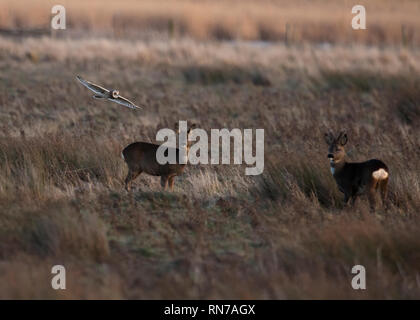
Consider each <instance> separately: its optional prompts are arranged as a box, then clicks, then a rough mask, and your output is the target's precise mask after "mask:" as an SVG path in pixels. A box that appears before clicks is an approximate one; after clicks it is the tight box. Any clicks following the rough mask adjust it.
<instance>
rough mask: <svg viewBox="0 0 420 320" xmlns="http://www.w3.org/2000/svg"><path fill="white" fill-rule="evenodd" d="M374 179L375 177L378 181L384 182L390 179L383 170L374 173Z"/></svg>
mask: <svg viewBox="0 0 420 320" xmlns="http://www.w3.org/2000/svg"><path fill="white" fill-rule="evenodd" d="M372 177H374V178H375V179H376V180H383V179H386V178H388V172H386V171H385V170H384V169H382V168H381V169H379V170H376V171H373V172H372Z"/></svg>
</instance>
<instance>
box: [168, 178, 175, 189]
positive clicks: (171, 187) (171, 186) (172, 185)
mask: <svg viewBox="0 0 420 320" xmlns="http://www.w3.org/2000/svg"><path fill="white" fill-rule="evenodd" d="M175 177H176V176H172V177H170V178H169V188H170V189H171V191H174V182H175Z"/></svg>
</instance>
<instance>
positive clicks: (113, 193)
mask: <svg viewBox="0 0 420 320" xmlns="http://www.w3.org/2000/svg"><path fill="white" fill-rule="evenodd" d="M111 44H112V42H111V41H110V40H68V41H63V40H51V39H43V40H41V41H38V42H37V41H36V40H33V39H26V40H23V42H13V41H10V40H5V39H1V41H0V55H1V57H2V60H0V119H1V122H0V283H1V284H2V285H1V286H0V297H1V298H67V299H72V298H182V299H183V298H261V299H267V298H282V299H283V298H284V299H289V298H352V299H353V298H354V299H365V298H374V299H376V298H390V299H397V298H399V299H401V298H403V299H405V298H407V299H412V298H419V297H420V278H419V274H418V270H420V256H419V252H420V250H419V249H420V240H419V237H418V234H419V232H420V227H419V226H420V223H419V222H420V221H419V210H420V184H419V181H420V160H419V159H420V157H419V155H420V153H419V150H420V146H419V141H418V138H417V137H419V136H420V131H419V130H420V129H419V128H420V126H419V124H420V112H419V109H420V95H419V93H418V87H419V81H420V74H419V66H418V63H417V61H418V54H419V53H418V52H417V51H416V50H409V49H404V50H398V49H393V48H382V49H379V48H367V47H363V46H356V47H352V48H346V47H343V46H334V47H330V48H329V49H327V48H322V47H310V46H306V47H293V46H292V47H286V46H283V45H273V46H268V47H258V46H257V47H255V46H253V45H249V44H245V43H238V44H230V45H229V44H226V43H225V44H220V43H212V42H208V43H199V42H194V41H192V40H183V41H180V42H169V43H164V42H161V41H155V42H151V43H148V44H144V43H142V42H133V43H131V44H130V43H129V42H124V41H121V42H120V43H119V44H120V45H121V47H122V48H124V50H118V51H114V49H113V48H112V46H111ZM121 47H120V48H121ZM70 48H74V50H73V51H72V50H69V49H70ZM81 48H84V49H86V48H94V50H97V51H93V50H92V51H90V50H85V51H84V50H80V49H81ZM53 49H55V50H53ZM129 49H131V50H129ZM76 51H77V52H76ZM146 56H149V57H150V58H149V59H146V58H145V57H146ZM355 65H357V68H356V69H354V66H355ZM76 74H81V75H83V76H84V77H86V78H87V79H92V80H97V81H99V82H100V83H103V84H104V85H106V86H115V87H117V88H120V89H121V92H122V94H123V95H125V96H127V97H130V98H133V99H134V100H135V101H139V102H142V103H144V104H146V105H147V106H148V108H147V109H146V110H144V111H141V112H133V111H132V110H129V109H124V108H121V107H118V106H116V105H113V104H108V103H101V102H98V101H96V100H93V99H91V98H90V94H89V93H88V92H87V91H86V90H85V89H84V88H82V87H81V86H80V85H79V84H78V83H77V82H76V81H75V79H74V76H75V75H76ZM256 79H257V80H256ZM180 119H181V120H191V121H194V122H198V123H199V124H200V127H202V128H204V129H210V128H223V127H227V128H234V127H238V128H264V129H265V170H264V173H263V174H262V175H261V176H256V177H246V176H244V168H243V167H238V166H234V165H224V166H204V165H201V166H197V167H189V168H188V169H187V170H186V172H185V174H184V175H183V176H181V177H179V178H177V181H176V184H175V192H173V193H169V192H162V191H161V190H160V184H159V181H158V179H157V178H154V177H149V176H141V177H140V178H139V179H138V180H137V181H136V182H135V188H134V191H133V192H131V193H126V192H125V191H124V190H123V179H124V175H125V172H126V168H125V165H124V163H123V161H122V159H121V158H120V151H121V150H122V148H123V147H124V146H125V145H126V144H128V143H130V142H133V141H138V140H144V141H153V140H154V137H155V133H156V131H157V130H158V128H161V127H163V126H171V125H172V124H173V123H174V122H175V121H178V120H180ZM343 127H344V128H346V129H347V130H348V133H349V139H350V141H349V148H348V153H349V157H350V158H351V159H352V160H365V159H368V158H372V157H378V158H380V159H383V160H384V161H385V162H386V163H387V164H388V166H389V167H390V170H391V183H390V203H389V207H388V208H386V209H378V210H377V212H376V213H374V214H371V213H369V210H368V204H367V201H366V200H365V199H362V200H360V201H359V202H358V203H357V205H356V207H355V208H343V207H342V204H341V194H340V193H339V192H338V190H337V188H336V186H335V183H334V181H333V179H332V177H331V174H330V172H329V164H328V161H327V159H326V152H327V151H326V145H325V143H324V142H323V139H322V135H323V132H324V130H325V129H326V128H333V129H336V130H337V129H340V128H343ZM54 264H63V265H65V266H66V267H67V284H68V289H67V290H66V291H63V292H57V291H54V290H52V289H51V287H50V280H51V274H50V270H51V267H52V265H54ZM355 264H362V265H364V266H365V267H366V269H367V275H368V279H367V287H368V290H366V291H364V292H360V291H355V290H352V289H351V286H350V280H351V277H352V275H351V273H350V270H351V267H352V266H353V265H355Z"/></svg>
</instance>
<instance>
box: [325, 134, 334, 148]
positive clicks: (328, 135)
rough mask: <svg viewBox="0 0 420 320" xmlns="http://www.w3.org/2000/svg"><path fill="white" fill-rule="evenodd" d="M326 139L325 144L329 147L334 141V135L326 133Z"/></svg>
mask: <svg viewBox="0 0 420 320" xmlns="http://www.w3.org/2000/svg"><path fill="white" fill-rule="evenodd" d="M324 139H325V142H326V143H327V144H328V145H329V144H331V142H332V140H333V136H332V134H331V132H326V133H325V134H324Z"/></svg>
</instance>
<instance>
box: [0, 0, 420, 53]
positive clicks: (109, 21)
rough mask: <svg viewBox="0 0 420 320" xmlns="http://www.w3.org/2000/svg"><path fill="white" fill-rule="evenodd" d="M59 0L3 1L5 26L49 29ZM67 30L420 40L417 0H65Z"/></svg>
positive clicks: (1, 25)
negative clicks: (361, 19)
mask: <svg viewBox="0 0 420 320" xmlns="http://www.w3.org/2000/svg"><path fill="white" fill-rule="evenodd" d="M56 4H57V2H56V1H52V0H36V1H33V0H19V1H9V0H0V31H1V30H2V29H5V31H7V30H15V29H19V30H28V29H41V30H46V31H47V32H49V29H50V21H51V16H52V15H51V8H52V7H53V6H54V5H56ZM60 4H61V5H64V7H65V8H66V16H67V18H66V22H67V27H68V33H71V32H73V33H77V34H79V35H85V34H86V33H89V34H92V33H96V34H108V35H113V36H115V37H121V36H129V37H137V38H138V37H141V38H144V37H146V38H148V37H150V36H154V37H155V36H157V35H159V36H165V37H170V38H180V37H193V38H197V39H206V40H207V39H217V40H232V39H245V40H270V41H282V42H286V43H289V44H290V43H304V42H329V43H347V44H349V43H351V44H353V43H364V44H380V45H383V44H398V45H400V44H403V45H414V44H415V45H419V44H420V33H419V30H420V20H419V19H418V17H419V13H420V3H419V2H418V1H417V0H400V1H398V2H395V1H393V0H361V1H358V2H354V1H350V0H340V1H336V0H312V1H306V0H294V1H291V0H258V1H254V0H200V1H193V0H159V1H154V0H141V1H139V0H122V1H114V0H71V1H70V0H63V1H61V2H60ZM356 4H359V5H364V6H365V8H366V12H367V27H368V30H369V32H364V31H358V32H354V31H353V30H352V28H351V27H350V26H351V20H352V18H353V16H354V15H353V14H352V13H351V9H352V7H353V6H354V5H356Z"/></svg>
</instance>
